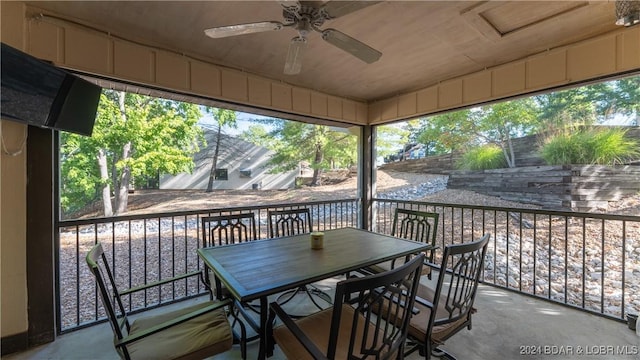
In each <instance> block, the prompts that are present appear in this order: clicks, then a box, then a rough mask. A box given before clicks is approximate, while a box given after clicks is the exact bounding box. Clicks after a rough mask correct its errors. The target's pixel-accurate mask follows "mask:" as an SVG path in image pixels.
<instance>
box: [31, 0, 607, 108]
mask: <svg viewBox="0 0 640 360" xmlns="http://www.w3.org/2000/svg"><path fill="white" fill-rule="evenodd" d="M27 4H28V5H30V6H31V7H32V8H33V9H34V11H35V12H38V11H41V12H43V13H46V14H52V15H56V16H59V17H62V18H64V19H67V20H72V21H75V22H78V23H81V24H84V25H87V26H89V27H91V28H94V29H98V30H100V31H104V32H108V33H110V34H112V35H114V36H118V37H121V38H124V39H128V40H131V41H136V42H140V43H143V44H147V45H151V46H158V47H161V48H164V49H168V50H171V51H175V52H177V53H181V54H186V55H189V56H192V57H195V58H198V59H203V60H206V61H210V62H213V63H215V64H219V65H224V66H228V67H231V68H236V69H242V70H244V71H247V72H250V73H253V74H257V75H260V76H264V77H267V78H270V79H274V80H279V81H282V82H285V83H289V84H292V85H297V86H302V87H305V88H309V89H314V90H318V91H321V92H324V93H327V94H332V95H336V96H341V97H346V98H351V99H355V100H362V101H375V100H378V99H384V98H388V97H392V96H395V95H397V94H402V93H406V92H409V91H412V90H416V89H419V88H424V87H427V86H431V85H433V84H437V83H439V82H442V81H445V80H447V79H451V78H455V77H458V76H461V75H465V74H469V73H473V72H476V71H479V70H482V69H485V68H491V67H493V66H496V65H500V64H504V63H507V62H510V61H513V60H517V59H521V58H524V57H527V56H530V55H532V54H536V53H539V52H542V51H545V50H547V49H553V48H556V47H559V46H563V45H567V44H570V43H573V42H576V41H579V40H582V39H586V38H590V37H593V36H596V35H599V34H603V33H607V32H610V31H612V30H616V29H617V28H618V27H617V26H616V25H615V18H614V3H613V2H612V1H385V2H380V3H376V4H373V5H371V6H368V7H365V8H363V9H361V10H358V11H356V12H353V13H350V14H347V15H345V16H342V17H340V18H337V19H334V20H329V21H326V22H325V24H324V25H323V26H322V28H323V29H326V28H334V29H338V30H340V31H342V32H344V33H346V34H348V35H350V36H352V37H354V38H356V39H358V40H360V41H362V42H364V43H366V44H368V45H369V46H371V47H373V48H375V49H377V50H379V51H381V52H382V54H383V55H382V57H381V58H380V60H379V61H377V62H375V63H373V64H366V63H364V62H363V61H361V60H359V59H357V58H355V57H353V56H351V55H350V54H348V53H346V52H344V51H342V50H340V49H338V48H336V47H334V46H332V45H331V44H329V43H327V42H325V41H323V40H322V38H321V36H320V34H319V33H317V32H312V33H311V34H310V35H309V37H308V48H307V51H306V53H305V55H304V58H303V65H302V72H301V73H300V74H298V75H285V74H283V67H284V63H285V56H286V54H287V49H288V46H289V42H290V39H291V38H292V37H294V36H296V32H295V30H293V29H292V28H284V29H282V30H280V31H272V32H264V33H255V34H248V35H241V36H234V37H229V38H221V39H212V38H209V37H207V36H205V34H204V30H205V29H207V28H211V27H216V26H224V25H232V24H240V23H247V22H258V21H268V20H275V21H282V19H283V18H282V6H281V4H280V2H277V1H202V2H190V1H157V2H156V1H141V2H138V1H121V2H119V1H71V2H68V1H63V2H56V1H46V2H27ZM307 4H310V5H314V6H320V5H322V2H308V3H307Z"/></svg>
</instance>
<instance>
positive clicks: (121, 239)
mask: <svg viewBox="0 0 640 360" xmlns="http://www.w3.org/2000/svg"><path fill="white" fill-rule="evenodd" d="M301 207H307V208H309V209H310V210H311V217H312V222H313V228H314V230H317V231H323V230H328V229H335V228H341V227H348V226H353V227H357V226H358V220H357V217H358V213H359V207H360V202H359V200H356V199H347V200H336V201H315V202H305V203H291V204H276V205H263V206H244V207H233V208H226V209H206V210H195V211H181V212H169V213H159V214H147V215H132V216H118V217H111V218H95V219H83V220H72V221H60V222H59V223H58V224H57V235H58V244H59V250H58V261H57V264H58V269H57V270H58V271H57V281H58V289H57V293H58V299H59V306H58V314H57V315H58V316H57V319H58V324H57V325H58V333H64V332H68V331H71V330H75V329H78V328H82V327H85V326H89V325H92V324H95V323H96V322H101V321H104V320H105V314H104V312H103V310H102V306H101V305H98V304H99V300H98V294H97V292H96V287H95V280H94V279H93V277H92V275H91V273H90V272H89V269H88V267H87V265H86V263H85V256H86V254H87V252H88V251H89V250H90V249H91V247H92V246H93V245H94V244H96V243H97V242H101V243H102V244H103V247H104V250H105V253H107V257H108V258H109V259H111V268H112V270H113V272H114V276H115V278H116V281H117V283H118V284H120V286H121V287H123V288H131V287H135V286H139V285H143V284H147V283H151V282H154V281H159V280H162V279H167V278H171V277H174V276H176V275H180V274H185V273H189V272H194V271H198V270H200V269H201V268H202V266H203V265H202V263H201V262H200V261H199V259H198V256H197V254H196V250H197V249H198V247H199V246H200V244H201V243H202V240H201V236H202V235H201V229H200V227H201V221H200V219H201V217H203V216H213V215H223V214H236V213H240V212H243V213H244V212H253V213H254V215H255V217H256V222H257V232H258V238H260V239H263V238H267V237H268V235H267V234H268V232H267V231H268V228H267V227H268V225H267V223H268V220H267V212H268V211H269V210H283V209H291V208H301ZM204 293H205V288H204V287H203V286H202V284H201V282H200V281H199V279H198V277H197V276H193V277H190V278H186V279H183V280H180V281H178V282H175V283H170V284H165V285H162V286H159V287H158V288H155V289H152V290H149V291H143V292H140V293H139V294H136V295H129V296H128V298H127V299H126V305H125V306H127V307H128V309H129V310H131V311H139V310H144V309H149V308H152V307H156V306H159V305H164V304H168V303H171V302H175V301H180V300H184V299H188V298H190V297H194V296H199V295H202V294H204Z"/></svg>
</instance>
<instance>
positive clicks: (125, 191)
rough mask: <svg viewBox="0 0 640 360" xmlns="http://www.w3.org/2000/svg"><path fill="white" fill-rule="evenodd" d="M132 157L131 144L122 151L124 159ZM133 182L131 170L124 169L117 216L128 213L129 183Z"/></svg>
mask: <svg viewBox="0 0 640 360" xmlns="http://www.w3.org/2000/svg"><path fill="white" fill-rule="evenodd" d="M129 157H131V142H128V143H126V144H125V145H124V148H123V149H122V158H123V159H128V158H129ZM130 182H131V169H130V168H129V167H128V166H125V167H124V169H122V175H120V186H119V187H118V192H117V193H116V204H117V205H116V206H117V207H116V215H120V214H123V213H125V212H127V206H128V204H129V183H130Z"/></svg>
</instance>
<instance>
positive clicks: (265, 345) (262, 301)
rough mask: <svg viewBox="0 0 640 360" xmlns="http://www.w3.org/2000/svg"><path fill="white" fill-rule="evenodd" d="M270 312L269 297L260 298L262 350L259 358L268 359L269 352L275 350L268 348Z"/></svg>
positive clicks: (261, 359)
mask: <svg viewBox="0 0 640 360" xmlns="http://www.w3.org/2000/svg"><path fill="white" fill-rule="evenodd" d="M268 312H269V306H268V304H267V297H266V296H263V297H261V298H260V352H259V353H258V359H260V360H263V359H266V356H267V352H270V353H271V354H269V355H273V351H270V350H269V349H268V343H267V341H268V336H269V334H268V329H267V313H268Z"/></svg>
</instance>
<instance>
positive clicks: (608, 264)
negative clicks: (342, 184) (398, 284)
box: [370, 199, 640, 321]
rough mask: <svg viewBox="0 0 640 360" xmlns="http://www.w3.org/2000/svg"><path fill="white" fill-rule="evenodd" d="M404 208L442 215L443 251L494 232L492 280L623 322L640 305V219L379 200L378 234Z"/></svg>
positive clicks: (488, 269)
mask: <svg viewBox="0 0 640 360" xmlns="http://www.w3.org/2000/svg"><path fill="white" fill-rule="evenodd" d="M398 207H400V208H408V209H414V210H420V211H430V212H437V213H439V214H440V217H439V224H438V234H437V242H438V244H437V245H438V246H439V247H440V249H442V248H443V247H444V246H445V245H447V244H452V243H463V242H468V241H471V240H472V239H477V238H479V237H481V236H482V234H484V233H487V232H488V233H491V241H490V243H489V248H488V250H487V256H486V258H485V267H484V274H483V281H484V282H485V283H488V284H492V285H495V286H498V287H501V288H505V289H508V290H512V291H516V292H518V293H522V294H526V295H531V296H535V297H538V298H544V299H547V300H550V301H553V302H556V303H559V304H563V305H568V306H571V307H574V308H578V309H581V310H585V311H588V312H591V313H595V314H598V315H601V316H604V317H608V318H611V319H616V320H621V321H622V320H624V318H625V314H626V313H627V312H629V311H630V310H631V311H632V312H635V311H637V308H638V306H639V305H640V281H639V280H638V279H640V216H622V215H609V214H591V213H574V212H561V211H544V210H528V209H521V208H499V207H488V206H467V205H452V204H440V203H425V202H414V201H399V200H387V199H374V206H373V207H372V208H373V209H374V210H373V211H374V219H376V220H374V222H373V223H372V224H371V229H370V230H373V231H377V232H380V233H386V234H389V233H390V232H391V223H392V220H393V214H394V210H395V208H398ZM441 255H442V251H437V252H436V259H437V261H438V262H439V261H440V259H441V258H440V256H441Z"/></svg>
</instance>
